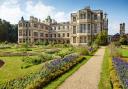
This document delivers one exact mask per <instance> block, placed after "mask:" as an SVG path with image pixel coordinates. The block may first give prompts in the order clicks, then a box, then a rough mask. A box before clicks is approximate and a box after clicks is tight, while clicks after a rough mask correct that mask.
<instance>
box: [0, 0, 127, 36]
mask: <svg viewBox="0 0 128 89" xmlns="http://www.w3.org/2000/svg"><path fill="white" fill-rule="evenodd" d="M86 6H90V7H91V9H101V10H103V11H104V12H106V13H107V14H108V19H109V34H115V33H117V32H119V24H120V23H122V22H125V23H126V32H128V11H127V9H128V0H0V18H2V19H5V20H7V21H10V22H11V23H18V21H19V19H20V18H21V16H24V18H25V19H29V16H30V15H33V16H35V17H37V18H40V19H41V20H43V19H44V18H46V17H47V15H51V16H52V18H54V19H56V20H57V21H58V22H61V21H69V20H70V13H72V12H75V11H77V10H79V9H82V8H84V7H86Z"/></svg>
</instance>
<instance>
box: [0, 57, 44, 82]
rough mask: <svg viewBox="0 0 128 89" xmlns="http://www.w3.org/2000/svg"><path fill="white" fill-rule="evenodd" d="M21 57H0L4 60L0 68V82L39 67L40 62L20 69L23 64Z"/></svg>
mask: <svg viewBox="0 0 128 89" xmlns="http://www.w3.org/2000/svg"><path fill="white" fill-rule="evenodd" d="M21 58H22V57H0V59H2V60H3V61H4V62H5V64H4V65H3V66H2V67H1V68H0V83H3V82H5V81H7V80H11V79H14V78H17V77H19V76H24V75H27V74H30V73H33V72H36V71H37V70H39V69H40V68H41V65H42V64H40V65H34V66H32V67H29V68H26V69H21V66H22V64H23V62H22V60H21Z"/></svg>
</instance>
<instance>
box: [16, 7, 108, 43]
mask: <svg viewBox="0 0 128 89" xmlns="http://www.w3.org/2000/svg"><path fill="white" fill-rule="evenodd" d="M103 30H105V31H107V32H108V19H107V14H105V13H103V11H102V10H92V9H90V7H86V8H83V9H81V10H78V11H77V12H76V13H71V19H70V21H69V22H60V23H58V22H57V21H55V20H54V19H51V17H50V16H48V17H47V18H46V19H45V20H44V21H41V20H40V19H37V18H35V17H33V16H30V20H29V21H26V20H24V18H23V17H22V18H21V20H20V21H19V23H18V43H19V44H20V43H25V42H28V43H34V42H37V41H38V42H41V41H42V42H44V41H45V42H54V43H69V44H72V45H87V44H88V43H89V42H91V41H93V38H94V37H95V36H96V34H98V33H99V32H101V31H103Z"/></svg>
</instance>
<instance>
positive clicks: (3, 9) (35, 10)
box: [0, 0, 70, 23]
mask: <svg viewBox="0 0 128 89" xmlns="http://www.w3.org/2000/svg"><path fill="white" fill-rule="evenodd" d="M18 1H19V0H9V1H5V2H4V3H3V4H2V5H1V6H0V18H2V19H5V20H7V21H10V22H11V23H18V21H19V20H20V18H21V16H24V17H26V18H25V19H29V16H34V17H37V18H40V19H41V20H43V19H45V18H46V17H47V16H48V15H50V16H51V17H53V18H54V19H56V20H57V21H58V22H61V21H68V20H70V19H69V13H68V14H67V13H65V12H63V11H57V9H56V8H55V7H53V6H49V5H45V4H44V3H42V2H40V1H39V2H37V3H33V1H31V0H29V1H26V7H25V9H24V10H21V7H20V4H19V2H18Z"/></svg>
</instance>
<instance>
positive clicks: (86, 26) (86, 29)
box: [73, 24, 97, 34]
mask: <svg viewBox="0 0 128 89" xmlns="http://www.w3.org/2000/svg"><path fill="white" fill-rule="evenodd" d="M90 31H91V24H80V30H79V33H86V32H88V33H90ZM76 32H77V29H76V26H73V34H76ZM94 33H97V24H95V25H94Z"/></svg>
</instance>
